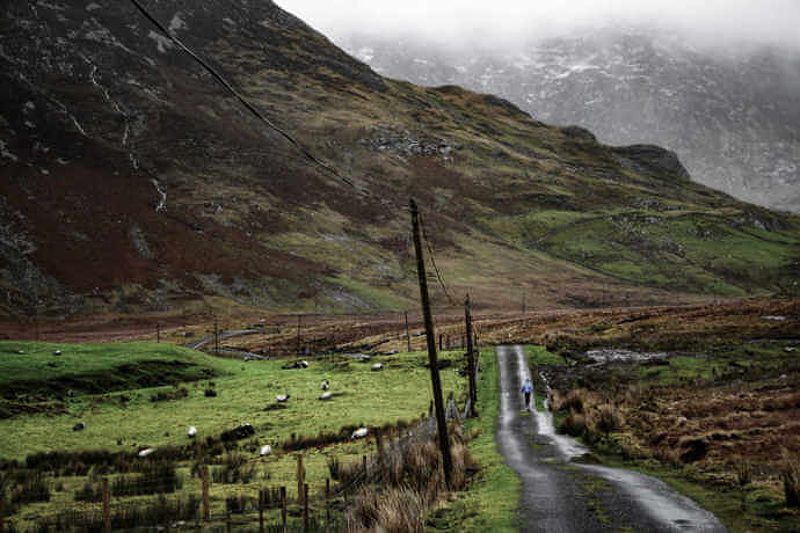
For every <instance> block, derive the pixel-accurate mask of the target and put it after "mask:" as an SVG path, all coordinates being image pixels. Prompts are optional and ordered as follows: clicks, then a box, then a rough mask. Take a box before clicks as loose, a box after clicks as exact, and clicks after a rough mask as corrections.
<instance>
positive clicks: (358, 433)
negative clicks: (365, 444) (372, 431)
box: [350, 428, 369, 439]
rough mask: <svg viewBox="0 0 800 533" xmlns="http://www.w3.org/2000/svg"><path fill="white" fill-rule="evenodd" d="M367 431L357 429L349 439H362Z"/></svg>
mask: <svg viewBox="0 0 800 533" xmlns="http://www.w3.org/2000/svg"><path fill="white" fill-rule="evenodd" d="M367 433H369V430H368V429H367V428H358V429H357V430H355V431H354V432H353V435H352V436H351V437H350V438H351V439H363V438H364V437H366V436H367Z"/></svg>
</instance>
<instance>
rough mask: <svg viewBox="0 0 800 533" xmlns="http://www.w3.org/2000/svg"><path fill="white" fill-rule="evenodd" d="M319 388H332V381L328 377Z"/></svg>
mask: <svg viewBox="0 0 800 533" xmlns="http://www.w3.org/2000/svg"><path fill="white" fill-rule="evenodd" d="M319 388H320V389H322V390H324V391H326V390H328V389H330V388H331V382H330V381H328V380H327V379H326V380H325V381H323V382H322V385H320V386H319Z"/></svg>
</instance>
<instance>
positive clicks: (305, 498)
mask: <svg viewBox="0 0 800 533" xmlns="http://www.w3.org/2000/svg"><path fill="white" fill-rule="evenodd" d="M303 531H304V532H306V533H307V532H308V483H304V484H303Z"/></svg>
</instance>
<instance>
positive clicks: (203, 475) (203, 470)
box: [200, 465, 209, 522]
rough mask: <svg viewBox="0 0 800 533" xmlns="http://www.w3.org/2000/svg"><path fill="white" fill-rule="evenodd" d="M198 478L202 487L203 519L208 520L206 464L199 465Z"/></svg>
mask: <svg viewBox="0 0 800 533" xmlns="http://www.w3.org/2000/svg"><path fill="white" fill-rule="evenodd" d="M200 479H201V480H202V487H203V520H205V521H206V522H208V519H209V505H208V466H206V465H203V466H202V467H200Z"/></svg>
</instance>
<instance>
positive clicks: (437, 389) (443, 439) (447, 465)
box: [408, 198, 453, 487]
mask: <svg viewBox="0 0 800 533" xmlns="http://www.w3.org/2000/svg"><path fill="white" fill-rule="evenodd" d="M408 203H409V207H410V208H411V227H412V230H413V232H414V251H415V252H416V254H417V275H418V277H419V295H420V299H421V300H422V316H423V318H424V321H425V336H426V340H427V344H428V362H429V363H430V367H431V384H432V385H433V403H434V407H435V409H436V427H437V429H438V432H439V448H440V450H441V452H442V466H443V467H444V468H443V469H444V481H445V483H446V484H447V486H448V487H450V480H451V472H452V467H453V460H452V458H451V456H450V438H449V436H448V435H447V419H446V418H445V412H444V400H443V398H442V382H441V380H440V379H439V361H438V355H437V353H436V333H435V331H434V329H433V316H432V315H431V302H430V299H429V297H428V279H427V274H426V273H425V258H424V256H423V255H422V239H421V237H420V230H419V210H418V209H417V203H416V202H415V201H414V199H413V198H412V199H410V200H409V202H408Z"/></svg>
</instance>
